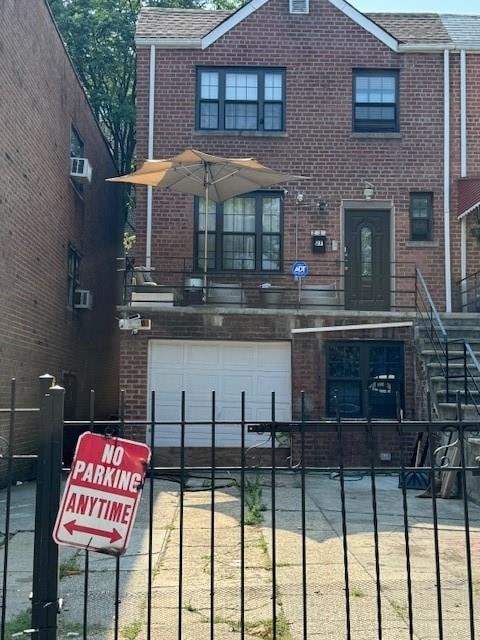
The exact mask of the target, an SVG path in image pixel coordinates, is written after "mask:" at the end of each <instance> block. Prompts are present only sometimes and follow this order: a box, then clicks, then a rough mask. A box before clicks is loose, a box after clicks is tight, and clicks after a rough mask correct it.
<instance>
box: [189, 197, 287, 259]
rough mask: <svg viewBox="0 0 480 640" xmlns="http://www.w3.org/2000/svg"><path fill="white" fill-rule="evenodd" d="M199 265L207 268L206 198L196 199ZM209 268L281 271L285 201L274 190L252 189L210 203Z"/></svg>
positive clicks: (196, 249) (208, 219) (196, 256)
mask: <svg viewBox="0 0 480 640" xmlns="http://www.w3.org/2000/svg"><path fill="white" fill-rule="evenodd" d="M195 221H196V225H195V226H196V242H195V267H196V269H197V270H198V271H203V268H204V256H205V253H204V252H205V200H203V198H202V199H198V198H197V199H196V202H195ZM207 224H208V234H207V242H208V269H209V271H280V270H281V266H282V201H281V195H280V194H279V193H274V192H263V193H252V194H249V195H247V196H241V197H237V198H232V199H231V200H227V201H226V202H224V203H223V204H216V203H215V202H210V203H209V208H208V215H207Z"/></svg>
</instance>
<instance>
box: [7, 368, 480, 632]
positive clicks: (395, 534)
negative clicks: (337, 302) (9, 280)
mask: <svg viewBox="0 0 480 640" xmlns="http://www.w3.org/2000/svg"><path fill="white" fill-rule="evenodd" d="M50 383H51V379H49V380H44V381H43V384H44V385H49V384H50ZM62 393H63V392H62V390H61V389H59V388H56V387H53V388H51V389H45V388H44V389H43V400H42V403H41V407H40V415H41V424H42V443H41V448H40V451H39V453H38V458H37V457H36V454H32V456H30V457H34V458H35V459H37V460H38V474H39V475H38V480H37V493H36V495H37V501H36V505H37V515H36V521H35V545H36V546H35V556H34V557H35V560H34V564H33V568H32V576H31V578H32V584H33V596H32V599H33V600H32V624H31V627H30V628H29V629H26V630H25V634H28V635H30V637H33V638H40V639H41V640H53V639H56V638H63V637H75V636H77V637H82V638H84V640H86V639H87V638H88V639H89V640H95V639H100V638H101V639H102V640H110V639H112V640H119V639H120V638H142V639H143V638H145V640H157V639H159V638H162V640H164V639H165V640H169V639H170V638H171V639H172V640H173V639H176V640H181V639H182V638H184V639H185V640H186V639H187V638H188V639H189V640H190V639H195V638H209V639H210V640H214V639H215V638H217V639H218V640H220V639H221V638H223V637H225V636H227V637H235V636H237V637H239V638H241V639H242V640H244V639H245V638H252V637H253V638H255V637H260V638H265V639H272V640H297V639H303V640H306V639H307V638H317V637H318V638H347V639H348V640H351V639H354V638H359V639H362V638H378V639H379V640H381V639H382V638H384V637H385V638H386V637H395V638H398V639H400V640H401V639H403V638H405V639H407V638H408V640H413V639H414V638H418V637H422V638H429V640H434V639H436V638H438V639H443V638H451V637H456V638H469V639H470V640H473V639H474V638H475V637H476V633H477V630H476V625H477V620H478V616H479V614H480V609H479V606H480V605H479V603H478V595H477V585H478V571H479V568H480V567H479V562H478V561H477V558H476V555H475V554H474V553H473V551H474V550H475V549H477V548H480V509H479V507H478V506H477V504H476V503H475V501H474V500H472V498H473V499H477V497H478V493H477V491H478V487H477V484H476V483H477V482H478V480H477V479H478V475H479V467H478V465H477V464H476V463H475V462H474V458H472V456H471V451H470V449H471V447H472V446H473V445H474V444H475V442H474V441H475V438H474V436H475V435H476V433H477V432H478V431H479V430H480V426H479V422H478V421H464V420H462V415H461V404H460V397H457V407H458V419H457V420H456V421H449V422H447V421H444V422H439V421H433V420H432V417H431V415H429V419H428V420H427V421H411V420H409V421H406V420H403V419H402V415H401V412H400V403H399V401H398V402H397V406H398V412H397V419H396V420H372V419H369V418H367V419H366V420H346V419H344V418H342V417H341V416H338V417H337V419H335V420H312V419H311V417H310V416H309V415H307V407H308V406H309V403H308V398H307V397H306V396H305V394H301V397H300V398H299V402H298V415H297V419H296V420H291V421H287V422H285V421H280V420H279V413H278V411H277V401H276V397H275V394H272V395H271V396H269V405H270V407H269V417H268V419H266V420H260V421H258V420H255V419H253V417H254V416H252V415H251V411H250V408H249V404H248V396H247V395H246V394H245V393H242V394H241V397H239V398H238V401H237V403H236V404H237V415H236V417H235V418H234V419H231V420H225V419H224V418H223V417H222V416H221V415H220V412H219V407H218V402H217V396H216V394H215V393H214V392H213V393H212V395H211V398H210V402H209V405H210V406H209V415H208V417H204V418H203V419H193V418H192V415H191V414H190V413H189V404H188V398H187V397H186V395H185V393H183V394H182V396H181V398H178V399H172V401H173V402H175V400H177V401H178V416H177V417H176V418H175V419H174V420H172V419H171V416H169V417H168V419H165V418H166V416H165V415H162V412H161V411H160V409H159V408H158V407H157V403H156V400H157V398H156V395H155V392H153V393H152V396H151V399H150V401H151V407H152V410H151V415H150V418H149V420H139V421H138V420H130V419H127V417H126V416H127V415H128V412H127V407H126V406H125V402H124V397H123V395H122V399H121V406H120V413H119V415H120V418H119V419H118V420H115V421H108V422H106V421H96V420H95V406H94V404H95V403H94V394H93V393H92V396H91V407H90V417H89V419H87V420H85V421H67V422H65V423H63V421H62V415H61V411H62V403H61V401H62ZM15 405H16V403H15V387H14V385H13V386H12V400H11V407H10V408H8V409H7V412H8V413H9V415H10V429H9V434H8V443H7V445H6V447H5V450H4V453H3V455H2V458H3V459H4V464H5V465H6V466H7V476H8V478H7V479H8V482H7V487H6V489H5V495H6V507H5V514H6V520H5V533H6V536H5V545H4V555H3V578H2V626H1V634H0V636H1V638H2V640H4V639H5V638H9V637H13V636H12V633H11V631H10V630H9V621H10V618H9V606H8V604H9V602H11V601H12V599H13V598H14V597H16V596H15V595H14V594H13V593H12V592H11V589H10V580H11V579H12V577H11V576H12V567H9V564H8V562H9V544H8V543H9V540H10V542H11V543H12V541H13V542H14V541H15V538H14V537H13V538H11V533H12V532H11V527H10V523H9V517H10V516H9V513H10V509H11V505H12V500H14V499H15V488H12V486H11V480H12V478H13V474H14V467H15V464H16V463H17V461H18V460H19V459H20V456H17V455H16V454H15V415H17V413H18V409H17V408H16V406H15ZM156 407H157V408H156ZM194 417H196V418H199V417H200V416H194ZM73 427H84V429H85V430H96V431H97V432H98V431H103V432H104V435H105V437H106V438H109V439H113V440H114V439H115V438H117V437H121V436H123V437H128V435H129V433H131V432H132V431H133V430H137V431H138V430H139V429H144V430H147V438H148V442H149V443H150V446H151V448H152V450H153V451H154V452H155V455H154V456H153V457H152V460H151V462H150V466H149V469H148V471H149V473H148V478H147V482H146V487H145V491H144V495H143V498H142V508H141V510H140V512H139V517H138V521H137V525H136V535H134V536H133V538H132V540H133V542H132V547H131V548H130V549H129V551H128V552H127V554H126V555H125V556H122V557H115V558H111V557H108V556H103V555H101V554H96V553H93V552H89V551H88V550H86V551H80V552H79V551H75V556H74V557H75V558H76V561H77V563H78V567H77V571H76V572H74V575H69V576H67V577H63V578H62V580H59V571H58V549H57V548H56V545H54V543H53V541H52V536H51V533H52V529H53V519H54V517H55V515H56V508H57V506H58V497H59V493H58V491H59V486H60V473H61V470H62V465H61V455H60V454H59V451H61V431H62V428H65V429H70V428H73ZM199 430H201V431H202V432H203V433H204V434H205V433H207V439H206V441H205V442H204V443H203V444H204V445H205V446H204V447H200V448H199V447H198V446H197V447H195V446H192V445H193V444H195V443H194V442H193V441H192V439H191V437H192V434H194V433H196V432H198V431H199ZM226 432H228V434H229V436H230V445H229V447H228V448H225V447H222V446H219V445H220V444H221V443H222V440H221V438H222V437H223V436H222V434H224V433H226ZM172 439H173V440H172ZM165 442H167V443H168V444H167V445H165V444H164V443H165ZM172 442H173V444H172ZM196 444H197V445H198V439H197V441H196ZM167 454H168V455H167ZM387 454H388V455H387ZM457 454H458V455H457ZM471 460H473V462H472V461H471ZM160 461H161V462H160ZM64 471H68V470H65V469H64ZM479 486H480V485H479ZM412 487H417V491H412ZM420 487H423V489H422V490H425V492H424V493H425V496H427V497H426V498H425V499H424V500H417V498H416V495H417V494H418V491H420ZM447 495H456V496H457V497H458V499H457V500H449V501H447V500H444V499H443V497H444V496H447ZM59 596H60V598H62V597H63V599H64V607H63V609H61V607H59ZM68 619H73V620H74V623H75V625H76V626H75V625H74V626H72V625H70V626H68V625H67V624H66V623H65V622H64V620H68ZM99 621H100V622H99ZM22 633H24V631H23V630H22V631H21V632H20V635H21V634H22ZM68 634H70V635H68Z"/></svg>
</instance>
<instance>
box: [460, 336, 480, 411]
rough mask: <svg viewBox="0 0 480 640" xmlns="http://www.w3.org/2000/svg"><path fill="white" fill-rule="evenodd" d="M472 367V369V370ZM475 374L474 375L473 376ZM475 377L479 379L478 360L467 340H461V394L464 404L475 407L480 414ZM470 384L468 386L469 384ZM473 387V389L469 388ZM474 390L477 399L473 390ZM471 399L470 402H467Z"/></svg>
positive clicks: (479, 389)
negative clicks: (462, 385) (469, 362)
mask: <svg viewBox="0 0 480 640" xmlns="http://www.w3.org/2000/svg"><path fill="white" fill-rule="evenodd" d="M468 358H470V360H471V363H472V367H470V366H469V364H468ZM472 369H473V371H472ZM475 374H476V376H475ZM476 378H479V379H480V362H479V361H478V358H477V356H476V355H475V352H474V350H473V349H472V347H471V345H470V343H469V342H467V341H466V340H463V384H464V387H463V394H464V402H465V404H472V405H473V406H474V407H475V411H476V412H477V414H478V415H479V416H480V406H479V403H478V400H477V399H480V385H479V384H478V382H477V380H476ZM469 383H470V384H471V386H470V384H469ZM471 387H473V389H472V388H471ZM474 391H475V392H476V394H477V399H475V396H474V394H473V392H474ZM469 400H471V402H469Z"/></svg>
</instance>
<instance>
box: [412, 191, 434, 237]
mask: <svg viewBox="0 0 480 640" xmlns="http://www.w3.org/2000/svg"><path fill="white" fill-rule="evenodd" d="M432 227H433V193H430V192H425V193H420V192H416V193H411V194H410V239H411V240H418V241H427V242H428V241H429V240H432V230H433V229H432Z"/></svg>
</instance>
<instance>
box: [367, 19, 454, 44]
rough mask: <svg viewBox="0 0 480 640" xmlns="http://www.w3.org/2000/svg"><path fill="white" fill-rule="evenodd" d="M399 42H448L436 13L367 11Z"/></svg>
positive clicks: (446, 32) (445, 32)
mask: <svg viewBox="0 0 480 640" xmlns="http://www.w3.org/2000/svg"><path fill="white" fill-rule="evenodd" d="M365 15H366V16H367V17H368V18H370V20H373V21H374V22H376V24H378V26H379V27H382V29H385V31H388V33H390V34H391V35H392V36H393V37H394V38H396V39H397V40H398V41H399V42H404V43H407V42H442V43H443V42H445V43H449V42H450V36H449V34H448V31H447V30H446V29H445V27H444V25H443V22H442V18H441V16H440V15H439V14H438V13H367V14H365Z"/></svg>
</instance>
